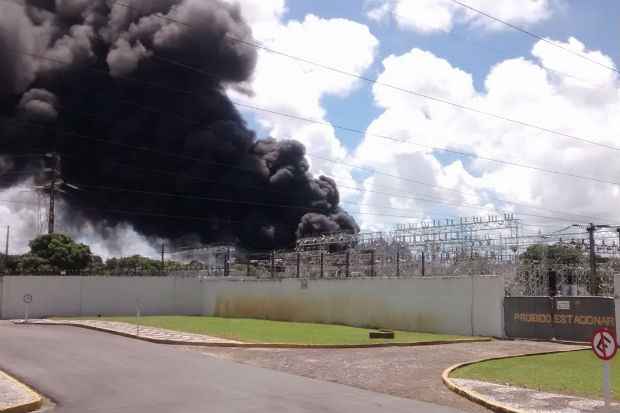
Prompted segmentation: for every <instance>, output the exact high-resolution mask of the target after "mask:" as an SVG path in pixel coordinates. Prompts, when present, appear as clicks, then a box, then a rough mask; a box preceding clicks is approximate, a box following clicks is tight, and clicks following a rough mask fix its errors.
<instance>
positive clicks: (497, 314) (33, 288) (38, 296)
mask: <svg viewBox="0 0 620 413" xmlns="http://www.w3.org/2000/svg"><path fill="white" fill-rule="evenodd" d="M616 282H620V278H617V279H616ZM618 291H620V290H618ZM24 294H32V296H33V303H32V304H31V305H30V315H31V317H42V316H89V315H98V314H101V315H104V316H105V315H132V314H135V306H136V300H139V301H140V304H141V311H142V314H145V315H149V314H152V315H157V314H159V315H165V314H188V315H192V314H205V315H216V316H223V317H250V318H266V319H272V320H290V321H307V322H322V323H337V324H345V325H352V326H362V327H383V328H393V329H402V330H412V331H427V332H435V333H446V334H461V335H485V336H503V325H502V324H503V298H504V280H503V278H501V277H486V276H482V277H481V276H476V277H426V278H421V277H418V278H379V277H378V278H356V279H344V280H334V279H324V280H309V281H308V288H307V289H302V288H301V281H300V280H297V279H286V280H231V279H216V280H202V281H201V280H200V279H197V278H176V277H1V278H0V318H5V319H7V318H22V317H23V315H24V308H25V305H24V304H23V302H22V298H23V296H24ZM616 308H617V309H618V308H620V305H618V306H616Z"/></svg>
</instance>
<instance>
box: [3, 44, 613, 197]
mask: <svg viewBox="0 0 620 413" xmlns="http://www.w3.org/2000/svg"><path fill="white" fill-rule="evenodd" d="M17 53H20V54H22V53H23V54H25V55H28V56H31V57H36V58H41V59H43V60H50V61H52V62H56V63H64V64H66V63H69V62H64V61H61V60H58V59H52V58H48V57H46V56H43V55H39V54H35V53H28V52H20V51H18V52H17ZM186 66H187V65H186ZM87 70H93V71H95V72H99V73H101V74H103V75H105V76H108V75H109V73H108V72H106V71H103V70H100V69H91V68H88V69H87ZM196 70H197V71H198V73H201V74H205V73H204V71H203V70H199V69H196ZM119 78H120V79H123V80H128V81H132V82H136V83H142V84H145V85H147V86H149V87H155V88H160V89H162V90H167V91H172V92H175V93H181V94H185V95H190V96H194V97H200V95H199V94H196V93H194V92H191V91H187V90H182V89H177V88H171V87H168V86H164V85H161V84H158V83H155V82H150V81H142V80H140V79H135V78H131V77H123V76H121V77H119ZM231 102H232V103H233V104H234V105H235V106H237V107H241V108H246V109H251V110H254V111H259V112H265V113H270V114H274V115H278V116H281V117H286V118H289V119H295V120H300V121H304V122H307V123H312V124H317V125H324V126H328V127H333V128H335V129H338V130H342V131H345V132H351V133H356V134H360V135H362V136H370V137H376V138H380V139H384V140H387V141H392V142H396V143H400V144H407V145H413V146H418V147H422V148H427V149H431V150H437V151H443V152H447V153H451V154H454V155H458V156H464V157H470V158H475V159H481V160H484V161H489V162H495V163H498V164H503V165H507V166H511V167H516V168H523V169H530V170H535V171H539V172H545V173H549V174H553V175H564V176H568V177H572V178H577V179H583V180H588V181H593V182H598V183H603V184H610V185H616V186H620V183H619V182H615V181H610V180H605V179H600V178H596V177H589V176H583V175H579V174H573V173H571V172H564V171H557V170H552V169H547V168H542V167H538V166H534V165H529V164H523V163H519V162H513V161H507V160H503V159H496V158H491V157H486V156H481V155H477V154H475V153H472V152H465V151H458V150H454V149H449V148H446V147H438V146H432V145H425V144H421V143H416V142H412V141H410V140H401V139H398V138H395V137H392V136H387V135H382V134H375V133H367V132H366V131H364V130H361V129H357V128H352V127H347V126H342V125H338V124H332V123H329V122H326V121H321V120H317V119H311V118H307V117H303V116H299V115H293V114H289V113H284V112H279V111H275V110H271V109H266V108H261V107H258V106H255V105H251V104H248V103H243V102H237V101H234V100H231ZM149 110H150V111H157V109H153V108H150V109H149ZM13 121H16V120H13ZM20 121H21V120H20ZM23 121H27V120H23ZM147 149H148V148H147Z"/></svg>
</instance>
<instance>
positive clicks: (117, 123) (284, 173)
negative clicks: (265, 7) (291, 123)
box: [0, 0, 358, 249]
mask: <svg viewBox="0 0 620 413" xmlns="http://www.w3.org/2000/svg"><path fill="white" fill-rule="evenodd" d="M16 1H17V0H16ZM239 40H242V41H243V42H240V41H239ZM244 42H253V39H252V33H251V30H250V28H249V26H248V25H247V24H246V23H245V22H244V21H243V19H242V17H241V11H240V8H239V6H236V5H231V4H228V3H224V2H222V1H220V0H121V1H116V0H27V1H25V3H23V4H19V3H16V2H11V1H7V0H0V144H1V146H0V175H3V176H2V180H1V181H0V186H1V187H3V188H6V187H10V186H13V185H16V184H17V183H19V180H18V178H17V176H16V175H11V174H10V173H14V172H16V171H24V170H33V171H36V170H41V167H42V166H44V167H48V168H49V167H50V162H49V160H48V161H45V160H41V159H37V158H34V159H33V158H25V157H16V156H13V155H14V154H23V153H47V152H55V153H58V154H60V156H61V171H62V179H63V180H64V181H65V182H67V183H69V184H71V185H73V186H65V189H66V194H63V195H61V196H62V197H63V200H64V202H65V203H66V204H67V205H69V207H70V211H71V222H72V225H74V226H78V227H79V225H81V223H85V222H93V223H96V224H97V225H98V226H100V227H101V228H102V229H103V230H104V229H105V228H106V227H110V226H113V225H115V224H118V223H123V222H128V223H130V224H131V225H133V227H134V228H135V229H136V230H137V231H138V232H140V233H142V234H144V235H145V236H150V237H162V238H167V239H171V240H178V239H181V238H183V237H186V236H187V235H188V234H193V235H194V236H198V237H199V238H200V240H201V241H202V242H220V241H221V242H237V243H239V244H240V245H242V246H244V247H247V248H252V249H271V248H284V247H288V246H291V245H293V244H294V242H295V239H296V238H297V237H301V236H306V235H316V234H321V233H325V232H334V231H339V230H348V231H358V227H357V225H356V223H355V221H354V220H353V218H352V217H351V216H349V215H348V214H347V213H346V212H345V211H343V210H342V209H341V208H340V207H339V194H338V189H337V187H336V184H335V183H334V181H333V180H331V179H329V178H327V177H320V178H318V179H315V178H313V177H312V175H311V174H310V172H309V166H308V162H307V160H306V158H305V148H304V147H303V145H301V144H300V143H298V142H296V141H293V140H286V141H276V140H274V139H270V138H268V139H260V140H259V139H257V138H256V136H255V134H254V132H253V131H251V130H250V129H248V127H247V126H246V124H245V122H244V121H243V119H242V118H241V116H240V114H239V113H238V111H237V110H236V108H235V106H234V105H233V104H232V102H231V101H230V100H229V99H228V97H227V96H226V94H225V92H224V88H225V87H227V86H237V87H239V88H240V89H242V88H243V87H244V82H246V81H248V80H249V79H250V77H251V76H252V73H253V70H254V67H255V64H256V59H257V52H256V49H255V48H253V47H250V46H248V44H247V43H244ZM188 67H191V68H192V70H189V69H188ZM111 143H115V144H117V145H114V144H111ZM137 147H139V148H143V149H146V150H140V149H137ZM170 154H174V155H176V156H171V155H170ZM44 175H45V174H44ZM11 177H13V178H11ZM37 178H38V179H40V174H37ZM21 179H23V177H21ZM74 186H75V187H77V188H78V189H76V188H75V187H74ZM130 191H141V192H130ZM162 193H165V194H174V195H175V196H171V195H167V196H163V195H161V194H162Z"/></svg>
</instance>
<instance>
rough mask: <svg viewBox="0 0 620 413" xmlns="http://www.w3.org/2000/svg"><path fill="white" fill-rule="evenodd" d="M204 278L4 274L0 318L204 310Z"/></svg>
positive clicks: (185, 312)
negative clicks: (26, 297)
mask: <svg viewBox="0 0 620 413" xmlns="http://www.w3.org/2000/svg"><path fill="white" fill-rule="evenodd" d="M202 291H203V290H202V281H201V280H200V279H198V278H178V277H67V276H63V277H23V276H16V277H10V276H9V277H0V318H4V319H10V318H22V317H23V316H24V311H25V304H24V303H23V297H24V295H25V294H31V295H32V296H33V302H32V304H30V316H31V317H43V316H90V315H98V314H101V315H131V314H135V312H136V301H139V303H140V309H141V313H142V314H145V315H148V314H152V315H163V314H188V315H192V314H202V302H203V292H202Z"/></svg>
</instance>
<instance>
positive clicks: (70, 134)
mask: <svg viewBox="0 0 620 413" xmlns="http://www.w3.org/2000/svg"><path fill="white" fill-rule="evenodd" d="M9 120H10V121H16V122H18V123H27V124H31V125H33V126H36V127H39V128H44V129H45V128H46V127H47V125H42V124H39V123H36V122H33V121H29V120H14V119H9ZM57 133H59V134H62V135H67V136H72V137H75V138H78V139H86V140H91V141H95V142H101V143H104V144H110V145H118V146H121V147H125V148H129V149H135V150H139V151H146V152H150V153H156V154H159V155H164V156H168V157H173V158H179V159H184V160H191V161H195V162H199V163H212V162H211V161H205V160H203V159H201V158H196V157H191V156H185V155H180V154H173V153H170V152H164V151H159V150H156V149H152V148H145V147H140V146H134V145H130V144H125V143H121V142H115V141H110V140H108V139H103V138H96V137H92V136H90V135H84V134H79V133H76V132H72V131H62V130H57ZM323 159H324V160H327V159H328V158H323ZM339 163H342V164H343V165H347V164H346V163H343V162H339ZM218 164H219V166H222V165H224V166H227V167H232V168H235V169H240V170H244V171H246V172H247V171H248V170H247V169H245V168H242V167H236V166H234V165H230V164H222V163H218ZM362 169H365V168H362ZM366 170H368V171H372V172H373V173H376V174H385V175H388V176H392V177H395V178H398V179H400V180H404V181H410V182H415V183H421V181H417V180H413V179H409V178H405V177H400V176H397V175H392V174H388V173H384V172H381V171H377V170H374V169H370V168H366ZM423 184H425V183H423ZM427 185H430V184H427ZM430 186H435V185H430ZM418 199H419V200H424V199H422V198H418ZM424 201H428V202H432V200H428V199H425V200H424ZM503 202H506V203H511V201H509V200H505V201H503ZM455 205H456V204H452V206H455ZM460 206H464V207H469V206H467V205H460ZM533 208H539V207H533ZM480 209H486V208H482V207H481V208H480ZM520 214H521V215H528V216H533V217H538V218H542V219H558V220H561V221H573V220H575V218H570V219H565V218H556V217H550V216H543V215H538V214H529V213H520ZM416 218H418V217H416Z"/></svg>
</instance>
